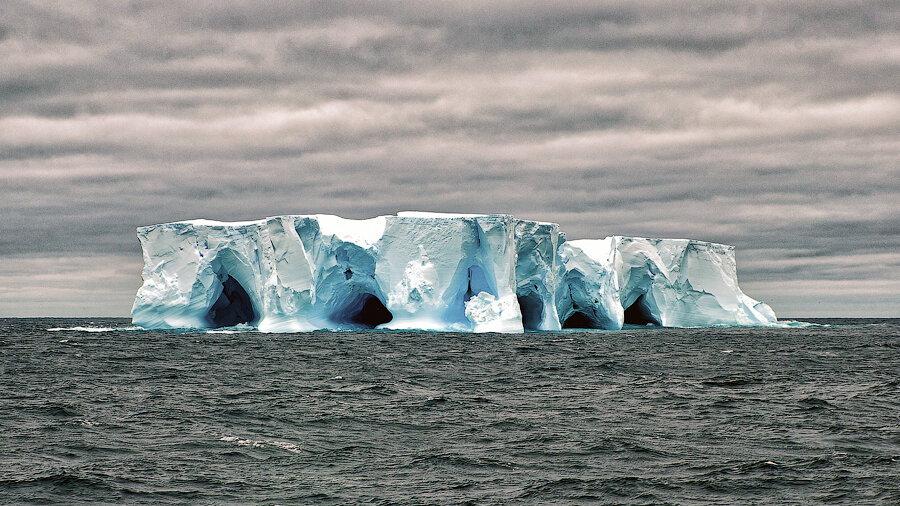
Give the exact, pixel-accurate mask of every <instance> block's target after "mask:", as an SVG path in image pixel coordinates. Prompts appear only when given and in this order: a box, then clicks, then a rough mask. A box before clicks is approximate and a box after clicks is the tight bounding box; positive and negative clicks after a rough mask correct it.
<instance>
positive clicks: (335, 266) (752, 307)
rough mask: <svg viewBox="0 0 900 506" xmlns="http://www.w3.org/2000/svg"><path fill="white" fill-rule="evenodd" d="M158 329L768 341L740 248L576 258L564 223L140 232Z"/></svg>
mask: <svg viewBox="0 0 900 506" xmlns="http://www.w3.org/2000/svg"><path fill="white" fill-rule="evenodd" d="M138 237H139V239H140V241H141V246H142V248H143V255H144V270H143V279H144V284H143V286H141V288H140V289H139V290H138V293H137V296H136V297H135V303H134V308H133V311H132V316H133V320H134V323H135V324H136V325H140V326H142V327H145V328H211V327H221V326H233V325H238V324H247V325H250V326H255V327H257V328H258V329H259V330H261V331H264V332H292V331H310V330H316V329H364V328H382V329H423V330H449V331H462V332H492V331H493V332H522V331H523V330H559V329H560V328H561V327H562V326H563V325H564V324H566V326H568V327H586V328H601V329H618V328H621V327H622V325H623V323H646V322H649V323H656V324H659V325H665V326H703V325H759V324H766V323H769V322H773V321H774V320H775V315H774V313H772V311H771V309H769V308H768V306H766V305H765V304H761V303H758V302H756V301H754V300H753V299H750V298H749V297H747V296H746V295H744V294H743V293H741V291H740V289H739V288H738V286H737V278H736V273H735V266H734V253H733V248H731V247H730V246H723V245H717V244H711V243H702V242H698V241H688V240H672V239H640V238H626V237H618V236H616V237H609V238H607V239H601V240H580V241H571V242H566V238H565V234H563V233H562V232H561V231H560V230H559V226H558V225H556V224H554V223H545V222H537V221H528V220H519V219H516V218H514V217H512V216H509V215H458V214H437V213H418V212H404V213H398V215H396V216H380V217H376V218H371V219H368V220H350V219H344V218H340V217H338V216H331V215H301V216H276V217H271V218H266V219H264V220H259V221H250V222H240V223H222V222H215V221H208V220H193V221H185V222H177V223H167V224H161V225H152V226H148V227H141V228H139V229H138Z"/></svg>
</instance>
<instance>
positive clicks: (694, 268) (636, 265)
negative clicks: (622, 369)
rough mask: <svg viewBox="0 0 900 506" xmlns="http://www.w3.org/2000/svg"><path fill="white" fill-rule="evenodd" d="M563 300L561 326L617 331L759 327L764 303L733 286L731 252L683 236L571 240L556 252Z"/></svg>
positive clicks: (769, 317)
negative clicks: (631, 327)
mask: <svg viewBox="0 0 900 506" xmlns="http://www.w3.org/2000/svg"><path fill="white" fill-rule="evenodd" d="M560 254H561V255H562V257H563V262H565V264H566V284H567V285H568V292H569V293H568V296H567V297H565V298H564V299H563V300H564V304H563V305H561V306H560V317H561V319H563V321H567V320H568V319H569V318H575V322H576V325H575V326H587V327H593V328H603V329H618V328H622V325H623V324H625V323H627V324H638V325H645V324H648V323H649V324H655V325H661V326H665V327H707V326H713V325H732V326H746V325H766V324H770V323H774V322H775V321H776V318H775V313H774V311H772V308H770V307H769V306H768V305H766V304H764V303H762V302H758V301H756V300H753V299H751V298H750V297H748V296H747V295H745V294H744V293H743V292H741V289H740V287H738V282H737V269H736V266H735V260H734V247H733V246H727V245H724V244H716V243H710V242H703V241H694V240H689V239H645V238H641V237H621V236H613V237H607V238H606V239H596V240H595V239H584V240H578V241H570V242H567V243H565V244H564V245H563V246H562V247H561V248H560Z"/></svg>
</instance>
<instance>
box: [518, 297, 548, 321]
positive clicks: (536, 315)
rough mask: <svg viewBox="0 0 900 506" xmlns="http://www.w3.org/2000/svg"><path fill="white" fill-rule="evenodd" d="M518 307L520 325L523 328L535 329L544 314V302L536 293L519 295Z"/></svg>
mask: <svg viewBox="0 0 900 506" xmlns="http://www.w3.org/2000/svg"><path fill="white" fill-rule="evenodd" d="M519 309H520V310H521V311H522V326H523V327H525V330H537V329H538V327H539V326H540V325H541V319H542V317H543V316H544V304H543V302H542V301H541V298H540V297H539V296H538V294H536V293H529V294H528V295H523V296H521V297H519Z"/></svg>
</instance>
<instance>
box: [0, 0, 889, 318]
mask: <svg viewBox="0 0 900 506" xmlns="http://www.w3.org/2000/svg"><path fill="white" fill-rule="evenodd" d="M898 26H900V9H898V8H897V5H896V3H895V2H890V1H885V2H854V1H850V0H840V1H816V2H809V1H805V0H804V1H789V0H779V1H775V2H764V1H763V2H746V1H728V0H716V1H709V2H705V1H689V2H677V1H676V2H673V1H671V0H667V1H659V2H657V1H627V2H616V1H610V2H593V1H592V2H581V1H578V0H574V1H571V0H570V1H566V2H559V1H556V0H551V1H537V0H535V1H531V0H519V1H515V2H511V1H505V0H492V1H487V2H479V1H472V0H464V1H455V0H449V1H430V0H411V1H396V2H370V1H364V0H353V1H343V0H327V1H322V2H300V1H282V0H267V1H266V2H240V3H239V2H223V1H218V2H212V1H202V0H201V1H192V2H154V1H134V2H127V1H120V0H116V1H108V2H105V1H87V2H85V1H68V2H46V1H24V0H7V1H4V2H2V3H0V316H128V315H129V313H130V310H131V304H132V302H133V300H134V294H135V292H136V291H137V289H138V287H139V286H140V284H141V276H140V275H141V266H142V259H141V251H140V245H139V243H138V240H137V238H136V236H135V227H137V226H140V225H148V224H153V223H162V222H168V221H178V220H184V219H192V218H209V219H217V220H245V219H258V218H263V217H265V216H272V215H280V214H312V213H330V214H338V215H341V216H344V217H348V218H366V217H371V216H376V215H381V214H393V213H395V212H397V211H402V210H423V211H445V212H466V213H508V214H513V215H516V216H517V217H520V218H529V219H539V220H543V221H554V222H557V223H559V224H560V225H561V226H562V228H563V230H564V231H566V232H567V234H568V237H569V238H570V239H577V238H601V237H606V236H608V235H634V236H651V237H679V238H680V237H687V238H693V239H700V240H707V241H714V242H721V243H726V244H733V245H735V246H736V247H737V262H738V276H739V278H740V281H741V287H742V288H743V290H744V292H745V293H747V294H748V295H750V296H751V297H754V298H756V299H759V300H763V301H765V302H768V303H769V304H770V305H771V306H772V307H773V308H774V309H775V311H776V313H777V314H778V315H779V316H782V317H802V316H808V317H813V316H821V317H827V316H843V317H846V316H862V317H865V316H893V317H898V316H900V31H898V30H897V27H898Z"/></svg>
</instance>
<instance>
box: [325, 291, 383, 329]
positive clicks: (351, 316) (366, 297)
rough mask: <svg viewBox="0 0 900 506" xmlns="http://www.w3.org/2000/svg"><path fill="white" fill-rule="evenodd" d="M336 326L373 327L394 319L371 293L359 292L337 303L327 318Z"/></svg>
mask: <svg viewBox="0 0 900 506" xmlns="http://www.w3.org/2000/svg"><path fill="white" fill-rule="evenodd" d="M329 319H330V320H331V321H332V322H334V323H336V324H337V325H338V326H350V327H360V328H366V329H374V328H376V327H378V326H379V325H381V324H383V323H388V322H389V321H391V320H393V319H394V315H392V314H391V312H390V311H388V309H387V308H386V307H385V305H384V303H383V302H382V301H381V300H380V299H379V298H378V297H376V296H375V295H372V294H371V293H360V294H357V295H355V296H353V297H350V298H349V299H348V300H347V301H346V302H344V303H343V304H340V305H338V306H337V307H336V308H335V309H334V311H333V312H332V313H331V316H330V318H329Z"/></svg>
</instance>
